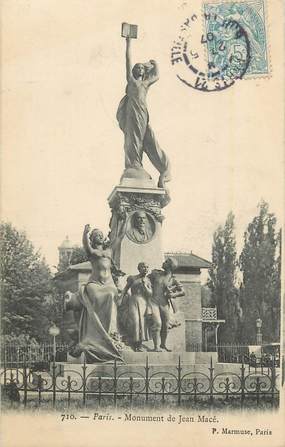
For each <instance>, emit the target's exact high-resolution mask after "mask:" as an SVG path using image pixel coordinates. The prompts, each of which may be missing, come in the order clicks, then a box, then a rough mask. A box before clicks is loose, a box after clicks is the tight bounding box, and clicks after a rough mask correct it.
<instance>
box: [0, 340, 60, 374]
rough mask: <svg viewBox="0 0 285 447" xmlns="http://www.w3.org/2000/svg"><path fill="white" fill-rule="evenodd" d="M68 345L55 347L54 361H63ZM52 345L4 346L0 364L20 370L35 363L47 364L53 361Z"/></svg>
mask: <svg viewBox="0 0 285 447" xmlns="http://www.w3.org/2000/svg"><path fill="white" fill-rule="evenodd" d="M67 351H68V345H67V344H65V343H58V344H57V345H56V359H55V360H56V361H65V360H66V354H67ZM53 360H54V359H53V345H52V344H48V343H42V344H37V345H36V344H35V345H32V344H30V345H23V346H19V345H15V344H5V345H3V346H2V347H1V362H2V364H3V365H4V366H6V367H14V368H20V367H21V366H22V367H23V365H24V364H25V365H26V366H27V367H31V366H32V365H35V363H49V362H51V361H53Z"/></svg>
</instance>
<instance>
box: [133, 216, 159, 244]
mask: <svg viewBox="0 0 285 447" xmlns="http://www.w3.org/2000/svg"><path fill="white" fill-rule="evenodd" d="M155 229H156V228H155V221H154V219H153V217H152V216H151V214H149V213H146V212H145V211H143V210H141V211H135V212H133V213H132V214H131V215H130V217H129V220H128V223H127V230H126V235H127V237H128V238H129V239H130V240H131V241H132V242H135V243H136V244H145V243H147V242H149V241H150V240H151V239H152V238H153V237H154V234H155Z"/></svg>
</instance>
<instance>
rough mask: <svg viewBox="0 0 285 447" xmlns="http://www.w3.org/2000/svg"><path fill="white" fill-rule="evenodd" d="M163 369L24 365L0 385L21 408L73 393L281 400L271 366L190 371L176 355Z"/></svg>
mask: <svg viewBox="0 0 285 447" xmlns="http://www.w3.org/2000/svg"><path fill="white" fill-rule="evenodd" d="M65 367H66V369H65ZM162 368H163V365H161V369H158V367H157V366H153V365H149V362H148V358H147V357H146V362H145V365H136V366H135V368H134V369H133V370H132V371H130V369H128V367H126V365H124V364H121V363H118V362H114V363H113V364H108V365H104V368H103V369H101V370H100V368H98V365H96V366H95V365H90V364H89V365H87V364H86V363H84V364H82V365H78V368H77V369H68V365H64V367H60V364H57V363H56V362H53V363H52V364H51V369H50V371H47V372H46V373H44V372H42V373H40V374H38V373H34V372H33V371H31V370H29V369H28V368H27V367H26V365H25V364H24V365H23V368H22V369H18V368H16V369H13V368H6V367H5V368H4V369H2V372H1V384H3V386H4V390H6V394H7V395H8V396H10V399H11V400H13V398H11V396H18V397H17V399H14V400H17V401H21V402H22V403H23V405H24V407H26V406H27V405H28V404H29V401H30V400H32V401H35V400H36V402H37V405H38V406H41V404H42V403H43V402H46V401H48V402H50V403H51V404H52V405H53V406H55V405H56V402H57V400H60V401H61V402H62V400H63V399H64V400H65V402H66V405H67V406H68V407H69V406H70V404H71V401H72V400H73V398H75V396H76V401H77V404H78V402H79V403H80V404H81V405H82V406H83V407H84V406H86V403H87V400H88V401H89V400H92V404H93V405H95V404H96V405H98V406H99V407H100V406H104V405H105V404H106V399H107V402H108V404H110V403H111V404H112V405H114V406H115V407H116V406H117V404H118V403H119V401H120V400H123V401H125V402H126V401H127V403H128V406H132V405H133V404H134V403H135V401H136V400H137V399H139V402H140V404H141V403H143V404H144V405H146V406H148V405H150V406H152V405H153V404H154V402H157V401H159V404H164V403H167V402H168V401H170V402H172V403H175V404H176V405H177V406H182V405H185V404H187V403H188V404H190V405H191V402H192V403H197V402H200V401H203V402H205V401H206V402H208V404H209V405H212V404H214V401H215V400H216V399H223V400H225V401H229V400H230V399H234V398H235V400H238V401H239V402H240V405H241V407H243V406H244V405H245V402H246V400H247V399H248V398H251V400H252V399H253V400H254V401H255V404H256V405H257V406H259V405H260V404H261V403H262V402H264V400H265V401H266V402H269V404H271V405H272V406H275V405H276V404H277V402H278V400H279V372H278V370H276V368H275V366H271V367H268V368H266V369H262V370H261V369H256V368H252V367H250V365H245V364H244V363H243V362H242V364H241V367H240V370H239V373H237V372H234V371H228V372H217V370H216V369H215V367H214V365H213V362H212V359H211V361H210V364H209V365H208V367H206V365H205V368H204V369H202V368H201V370H200V371H197V370H195V371H194V370H191V366H189V365H184V364H182V362H181V360H180V357H179V360H178V363H177V365H176V366H175V365H173V367H172V368H167V367H165V370H163V369H162ZM192 369H193V368H192ZM100 371H101V372H100ZM9 393H10V394H9Z"/></svg>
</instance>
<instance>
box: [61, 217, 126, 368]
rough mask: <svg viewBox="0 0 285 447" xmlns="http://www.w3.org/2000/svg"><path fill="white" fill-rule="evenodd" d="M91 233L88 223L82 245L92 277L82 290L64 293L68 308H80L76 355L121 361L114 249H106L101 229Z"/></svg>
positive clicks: (93, 359)
mask: <svg viewBox="0 0 285 447" xmlns="http://www.w3.org/2000/svg"><path fill="white" fill-rule="evenodd" d="M89 233H90V226H89V225H86V226H85V228H84V232H83V246H84V248H85V250H86V253H87V255H88V258H89V260H90V262H91V265H92V273H91V276H90V278H89V280H88V282H87V284H85V285H83V286H81V287H80V289H79V292H77V293H71V292H66V294H65V309H66V310H81V317H80V321H79V343H78V345H77V346H76V348H75V349H73V355H74V356H79V355H80V354H81V353H82V352H84V353H85V357H86V361H87V362H88V363H94V362H103V361H108V360H115V359H117V360H122V358H121V354H120V352H119V349H118V344H119V343H118V340H119V338H118V335H117V334H118V329H117V304H116V300H117V296H118V291H117V288H116V286H115V284H114V282H113V279H112V275H111V252H110V249H105V248H104V236H103V233H102V232H101V231H100V230H98V229H95V230H93V231H92V232H91V233H90V237H89ZM116 344H117V345H116Z"/></svg>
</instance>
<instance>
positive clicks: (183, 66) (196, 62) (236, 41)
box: [171, 13, 250, 92]
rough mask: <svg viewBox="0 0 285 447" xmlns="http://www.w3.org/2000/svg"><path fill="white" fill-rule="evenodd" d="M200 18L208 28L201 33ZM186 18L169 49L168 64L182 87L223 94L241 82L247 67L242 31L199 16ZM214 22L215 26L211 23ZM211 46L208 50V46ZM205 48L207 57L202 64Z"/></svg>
mask: <svg viewBox="0 0 285 447" xmlns="http://www.w3.org/2000/svg"><path fill="white" fill-rule="evenodd" d="M203 18H204V19H205V20H206V21H207V22H209V23H210V24H211V27H208V29H207V32H205V31H204V29H205V26H203ZM203 18H202V16H201V17H199V15H197V14H192V15H189V17H188V18H187V19H186V20H185V21H184V22H183V24H182V25H181V26H180V33H179V36H178V38H177V39H176V41H175V42H174V45H173V47H172V49H171V63H172V65H173V66H174V67H175V69H176V75H177V77H178V79H179V80H180V81H182V82H183V83H184V84H186V85H188V86H189V87H192V88H194V89H196V90H199V91H203V92H214V91H221V90H225V89H226V88H228V87H230V86H232V85H233V84H234V83H235V82H236V80H238V79H242V78H243V77H244V75H245V74H246V72H247V70H248V67H249V63H250V43H249V39H248V36H247V33H246V31H245V30H244V29H243V27H242V26H241V25H240V24H239V23H238V22H237V21H235V20H232V19H230V18H229V19H220V18H219V17H218V16H217V14H211V13H209V14H208V15H206V13H203ZM213 22H215V26H213V25H212V23H213ZM210 44H211V46H210ZM205 46H207V50H206V51H207V52H208V54H209V58H208V60H205V57H204V54H205Z"/></svg>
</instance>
